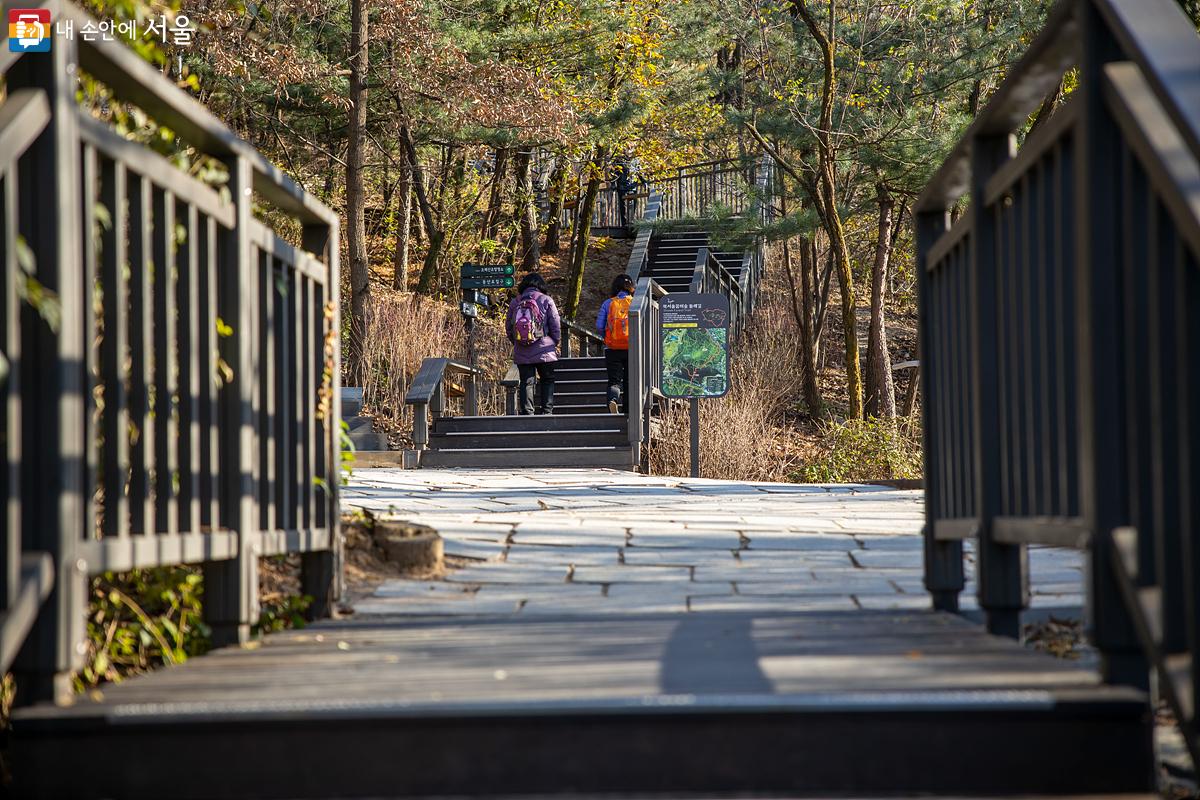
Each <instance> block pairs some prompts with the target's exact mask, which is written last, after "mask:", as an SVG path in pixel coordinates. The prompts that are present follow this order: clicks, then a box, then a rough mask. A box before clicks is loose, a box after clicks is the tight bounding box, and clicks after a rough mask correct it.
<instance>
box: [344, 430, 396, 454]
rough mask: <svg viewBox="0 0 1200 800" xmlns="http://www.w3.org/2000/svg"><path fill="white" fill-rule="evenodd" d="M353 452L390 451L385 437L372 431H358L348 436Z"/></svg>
mask: <svg viewBox="0 0 1200 800" xmlns="http://www.w3.org/2000/svg"><path fill="white" fill-rule="evenodd" d="M349 436H350V441H351V442H353V443H354V449H355V450H390V449H391V445H390V444H389V443H388V440H387V437H386V436H384V435H383V434H382V433H375V432H374V431H358V432H356V433H351V434H349Z"/></svg>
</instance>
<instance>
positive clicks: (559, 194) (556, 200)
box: [542, 155, 567, 253]
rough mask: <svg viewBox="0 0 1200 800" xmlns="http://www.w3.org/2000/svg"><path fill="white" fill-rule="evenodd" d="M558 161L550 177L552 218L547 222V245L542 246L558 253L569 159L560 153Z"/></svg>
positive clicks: (545, 249)
mask: <svg viewBox="0 0 1200 800" xmlns="http://www.w3.org/2000/svg"><path fill="white" fill-rule="evenodd" d="M556 161H557V163H556V164H555V165H554V174H553V175H552V176H551V177H550V219H549V220H548V221H547V224H546V246H545V247H543V248H542V249H543V250H544V251H545V252H547V253H557V252H558V251H559V249H560V248H561V246H562V245H561V243H560V239H561V238H562V213H563V206H564V205H566V202H567V159H566V158H565V157H563V156H561V155H560V156H559V157H558V158H557V159H556Z"/></svg>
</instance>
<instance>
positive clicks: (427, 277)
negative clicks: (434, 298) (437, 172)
mask: <svg viewBox="0 0 1200 800" xmlns="http://www.w3.org/2000/svg"><path fill="white" fill-rule="evenodd" d="M400 141H401V143H402V144H403V145H404V151H405V153H406V154H407V155H408V166H409V168H410V169H411V170H412V185H413V193H414V194H415V195H416V198H417V208H418V209H420V211H421V219H422V220H423V221H424V223H425V233H426V236H427V238H428V239H429V250H428V251H426V253H425V262H424V263H423V264H422V265H421V277H420V278H418V279H417V291H418V292H420V293H421V294H431V293H432V292H433V281H434V278H436V277H437V263H438V256H439V254H440V253H441V250H442V241H443V240H444V239H445V238H446V233H445V231H443V230H440V229H439V228H438V227H437V225H436V224H435V222H434V216H433V213H434V212H433V204H432V203H431V202H430V200H429V194H428V193H427V192H426V191H425V171H424V170H423V169H422V168H421V164H420V162H419V161H418V160H417V144H416V142H414V141H413V138H412V131H411V130H410V129H409V128H408V126H407V125H401V126H400Z"/></svg>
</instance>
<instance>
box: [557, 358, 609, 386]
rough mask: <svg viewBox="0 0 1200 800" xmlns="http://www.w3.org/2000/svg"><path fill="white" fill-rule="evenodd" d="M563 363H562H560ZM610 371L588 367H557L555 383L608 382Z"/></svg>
mask: <svg viewBox="0 0 1200 800" xmlns="http://www.w3.org/2000/svg"><path fill="white" fill-rule="evenodd" d="M559 363H562V362H559ZM607 380H608V370H607V369H605V368H604V367H599V368H596V367H588V368H586V369H563V368H562V367H557V368H555V370H554V382H555V383H565V382H570V381H607Z"/></svg>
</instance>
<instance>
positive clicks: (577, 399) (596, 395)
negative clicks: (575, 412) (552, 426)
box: [554, 386, 608, 406]
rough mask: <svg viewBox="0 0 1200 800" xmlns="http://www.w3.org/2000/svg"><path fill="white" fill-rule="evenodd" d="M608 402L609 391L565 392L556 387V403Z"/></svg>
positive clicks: (573, 404) (578, 404) (593, 404)
mask: <svg viewBox="0 0 1200 800" xmlns="http://www.w3.org/2000/svg"><path fill="white" fill-rule="evenodd" d="M607 402H608V393H607V392H563V391H559V389H558V387H557V386H555V388H554V405H556V406H557V405H558V404H559V403H561V404H563V405H564V406H598V405H603V404H604V403H607Z"/></svg>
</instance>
